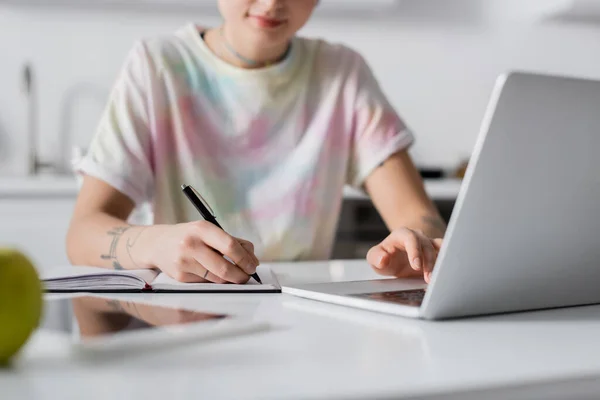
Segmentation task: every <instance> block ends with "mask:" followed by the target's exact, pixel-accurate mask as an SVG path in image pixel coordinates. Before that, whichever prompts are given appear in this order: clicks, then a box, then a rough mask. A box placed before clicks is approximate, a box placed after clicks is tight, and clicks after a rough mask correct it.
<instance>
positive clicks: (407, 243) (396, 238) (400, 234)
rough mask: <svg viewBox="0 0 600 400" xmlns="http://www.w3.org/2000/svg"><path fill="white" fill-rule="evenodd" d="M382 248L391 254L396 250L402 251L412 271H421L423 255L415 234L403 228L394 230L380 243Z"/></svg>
mask: <svg viewBox="0 0 600 400" xmlns="http://www.w3.org/2000/svg"><path fill="white" fill-rule="evenodd" d="M382 246H383V247H384V248H385V249H386V251H387V252H388V253H392V254H393V253H395V252H396V251H397V250H403V251H404V252H405V253H406V256H407V257H408V262H409V265H410V267H411V268H412V269H414V270H415V271H421V270H422V269H423V262H424V255H423V252H422V248H421V244H420V242H419V237H418V235H417V234H416V232H414V231H412V230H410V229H405V228H403V229H398V230H395V231H394V232H392V233H391V234H390V235H389V236H388V237H387V238H386V239H385V240H384V241H383V242H382Z"/></svg>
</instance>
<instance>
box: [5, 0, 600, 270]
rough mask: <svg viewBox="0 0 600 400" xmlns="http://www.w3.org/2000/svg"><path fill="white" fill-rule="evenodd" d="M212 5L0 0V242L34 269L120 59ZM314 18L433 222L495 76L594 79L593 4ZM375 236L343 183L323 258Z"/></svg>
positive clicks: (432, 7) (58, 223)
mask: <svg viewBox="0 0 600 400" xmlns="http://www.w3.org/2000/svg"><path fill="white" fill-rule="evenodd" d="M215 4H216V0H0V30H1V31H0V32H1V35H0V246H1V245H14V246H17V247H19V248H21V249H23V250H24V251H25V252H27V253H28V254H29V255H30V256H31V257H32V258H33V259H34V261H35V262H36V263H37V264H38V265H39V266H40V267H41V268H44V267H47V266H54V265H59V264H64V263H66V262H67V259H66V256H65V251H64V247H65V246H64V237H65V234H66V230H67V225H68V222H69V218H70V214H71V210H72V207H73V204H74V201H75V197H76V195H77V183H76V181H75V179H74V177H73V176H72V174H71V172H70V161H71V158H72V157H74V156H77V155H78V154H79V153H80V151H85V148H86V147H87V145H88V143H89V141H90V139H91V137H92V135H93V133H94V131H95V127H96V123H97V121H98V119H99V116H100V113H101V112H102V110H103V107H104V105H105V102H106V100H107V97H108V94H109V91H110V88H111V85H112V83H113V81H114V79H115V77H116V74H117V72H118V70H119V68H120V67H121V65H122V63H123V61H124V57H125V55H126V53H127V52H128V50H129V49H130V48H131V46H132V44H133V42H134V41H135V40H136V39H138V38H141V37H147V36H154V35H159V34H163V33H169V32H171V31H173V30H175V29H177V28H178V27H180V26H181V25H183V24H185V23H187V22H190V21H194V22H197V23H198V24H201V25H216V24H217V23H218V22H219V19H218V16H217V14H216V8H215ZM316 14H317V15H316V16H315V17H314V18H313V19H312V20H311V22H310V23H309V25H308V26H307V27H306V28H305V29H304V30H303V32H302V34H304V35H307V36H318V37H323V38H325V39H327V40H329V41H336V42H341V43H344V44H347V45H349V46H351V47H353V48H354V49H356V50H358V51H359V52H360V53H362V55H363V56H364V57H365V58H366V60H367V61H368V63H369V64H370V66H371V67H372V69H373V70H374V72H375V74H376V76H377V78H378V79H379V82H380V84H381V86H382V87H383V90H384V91H385V93H386V94H387V95H388V96H389V99H390V100H391V102H392V103H393V105H394V106H395V107H396V109H397V110H398V112H399V113H400V114H401V116H402V117H403V118H404V119H405V121H406V122H407V124H408V125H409V126H410V128H411V129H412V130H413V131H414V133H415V135H416V138H417V141H416V144H415V145H414V147H413V148H412V149H411V153H412V155H413V157H414V159H415V161H416V162H417V164H418V166H419V168H420V169H421V170H422V174H423V176H424V177H425V178H426V187H427V190H428V192H429V194H430V195H431V197H432V198H433V199H434V200H435V202H436V205H437V206H438V208H439V209H440V211H441V212H442V214H443V216H444V218H446V219H448V218H449V217H450V215H451V213H452V208H453V205H454V200H455V199H456V196H457V194H458V191H459V189H460V184H461V181H460V176H461V171H462V170H463V168H464V162H465V161H466V160H468V158H469V156H470V154H471V151H472V148H473V146H474V144H475V140H476V138H477V135H478V133H479V125H480V122H481V120H482V117H483V114H484V111H485V109H486V106H487V104H488V100H489V96H490V93H491V90H492V88H493V85H494V83H495V81H496V78H497V77H498V75H499V74H501V73H503V72H505V71H507V70H511V69H521V70H528V71H540V72H548V73H558V74H566V75H573V76H579V77H590V78H598V79H600V0H321V4H320V5H319V7H318V10H317V13H316ZM565 134H568V132H565ZM74 148H79V149H81V150H80V151H79V150H74ZM386 232H387V231H386V228H385V226H384V225H383V223H382V221H381V219H380V218H379V217H378V216H377V213H376V212H375V210H374V209H373V207H372V205H371V203H370V202H369V201H368V200H367V199H365V198H364V196H363V195H362V194H360V193H354V192H351V191H348V192H347V193H346V201H345V205H344V208H343V213H342V216H341V218H340V226H339V232H338V241H337V244H336V247H335V252H334V254H333V257H334V258H357V257H363V256H364V255H365V254H366V251H367V250H368V248H369V247H370V246H371V245H372V244H374V243H376V242H377V241H379V240H381V239H382V238H383V237H385V236H386Z"/></svg>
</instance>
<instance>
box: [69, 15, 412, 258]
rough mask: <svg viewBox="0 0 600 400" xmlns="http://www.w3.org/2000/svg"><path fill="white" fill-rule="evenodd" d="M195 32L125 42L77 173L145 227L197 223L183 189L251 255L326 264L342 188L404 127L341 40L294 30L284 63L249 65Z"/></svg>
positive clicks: (393, 147) (363, 173) (358, 179)
mask: <svg viewBox="0 0 600 400" xmlns="http://www.w3.org/2000/svg"><path fill="white" fill-rule="evenodd" d="M200 32H201V29H200V28H199V27H197V26H195V25H193V24H190V25H188V26H185V27H184V28H182V29H180V30H179V31H177V32H176V33H175V34H173V35H171V36H167V37H162V38H156V39H149V40H143V41H140V42H138V43H137V44H136V45H135V46H134V48H133V49H132V50H131V52H130V54H129V56H128V58H127V60H126V62H125V65H124V66H123V69H122V71H121V73H120V75H119V77H118V79H117V82H116V84H115V86H114V88H113V90H112V92H111V95H110V99H109V102H108V105H107V108H106V110H105V112H104V114H103V116H102V118H101V121H100V124H99V127H98V130H97V132H96V135H95V137H94V139H93V141H92V143H91V145H90V148H89V151H88V153H87V155H86V157H85V158H84V159H83V160H82V161H81V162H80V163H79V165H78V166H77V170H78V172H80V173H84V174H87V175H90V176H94V177H96V178H98V179H101V180H103V181H105V182H107V183H108V184H110V185H111V186H113V187H114V188H116V189H117V190H119V191H120V192H122V193H124V194H125V195H127V196H128V197H129V198H131V199H132V200H133V201H134V202H135V203H136V205H137V206H141V205H143V204H150V205H151V209H152V212H153V214H154V223H155V224H173V223H181V222H189V221H194V220H198V219H201V217H200V215H199V214H198V212H197V211H196V209H195V208H194V207H193V206H192V205H191V204H190V203H189V201H188V200H187V198H186V197H185V195H184V194H183V193H182V191H181V185H182V184H190V185H192V186H194V188H195V189H196V190H197V191H198V192H199V193H200V194H201V195H202V196H203V197H204V198H205V199H206V201H207V202H208V204H209V205H210V206H211V207H212V209H213V211H214V213H215V215H216V217H217V220H218V221H219V222H220V223H221V225H222V226H223V228H224V229H225V230H226V231H227V232H228V233H230V234H231V235H234V236H236V237H241V238H244V239H247V240H250V241H251V242H252V243H254V245H255V249H256V255H257V257H259V259H260V260H261V261H293V260H318V259H327V258H328V257H329V256H330V253H331V250H332V247H333V241H334V236H335V232H336V227H337V221H338V216H339V212H340V209H341V202H342V191H343V188H344V185H346V184H349V185H352V186H354V187H356V188H360V187H361V186H362V184H363V183H364V180H365V179H366V178H367V176H368V175H369V174H370V173H371V172H372V171H373V170H374V169H375V168H376V167H377V166H378V165H380V164H381V163H382V162H384V161H385V160H386V159H387V158H388V157H389V156H390V155H392V154H393V153H395V152H397V151H399V150H401V149H404V148H406V147H408V146H409V145H410V144H411V142H412V135H411V134H410V132H409V131H408V130H407V129H406V127H405V125H404V124H403V122H402V120H401V119H400V118H399V117H398V115H397V114H396V112H395V111H394V110H393V109H392V107H391V106H390V104H389V103H388V101H387V100H386V98H385V96H384V94H383V93H382V91H381V89H380V87H379V85H378V83H377V81H376V80H375V78H374V76H373V75H372V73H371V71H370V70H369V68H368V66H367V65H366V63H365V61H364V60H363V59H362V57H361V56H360V55H358V54H357V53H356V52H354V51H352V50H350V49H348V48H346V47H344V46H341V45H333V44H329V43H326V42H324V41H322V40H309V39H302V38H295V39H294V40H293V42H292V45H291V48H290V51H289V54H288V55H287V57H286V58H285V59H284V60H283V61H281V62H280V63H278V64H275V65H272V66H269V67H265V68H261V69H254V70H249V69H241V68H237V67H234V66H232V65H230V64H227V63H226V62H224V61H222V60H221V59H219V58H218V57H217V56H216V55H215V54H213V53H212V52H211V50H210V49H209V48H208V47H207V46H206V44H205V43H204V41H203V39H202V37H201V35H200ZM399 206H400V205H399Z"/></svg>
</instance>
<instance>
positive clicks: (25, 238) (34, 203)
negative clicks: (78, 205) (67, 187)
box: [0, 196, 75, 272]
mask: <svg viewBox="0 0 600 400" xmlns="http://www.w3.org/2000/svg"><path fill="white" fill-rule="evenodd" d="M74 205H75V197H74V196H71V197H69V196H67V197H56V198H44V197H32V198H23V197H18V196H11V197H2V196H0V247H5V246H9V247H16V248H19V249H21V250H22V251H23V252H25V253H26V254H27V255H28V256H29V257H30V258H31V260H32V261H33V262H34V264H35V265H36V267H37V268H38V270H39V271H40V272H42V271H44V270H47V269H48V268H52V267H55V266H57V265H66V264H67V263H68V260H67V255H66V246H65V239H66V234H67V230H68V226H69V221H70V218H71V214H72V212H73V207H74Z"/></svg>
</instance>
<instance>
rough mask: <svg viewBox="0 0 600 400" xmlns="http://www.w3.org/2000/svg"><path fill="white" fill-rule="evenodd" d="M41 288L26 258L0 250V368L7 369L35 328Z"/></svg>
mask: <svg viewBox="0 0 600 400" xmlns="http://www.w3.org/2000/svg"><path fill="white" fill-rule="evenodd" d="M42 306H43V297H42V285H41V282H40V280H39V278H38V274H37V272H36V270H35V268H34V266H33V264H31V261H29V259H27V257H26V256H25V255H24V254H23V253H21V252H19V251H18V250H14V249H2V248H0V365H8V363H9V362H10V360H11V358H13V356H14V355H15V354H17V352H18V351H19V350H20V349H21V347H23V345H24V344H25V343H26V342H27V339H29V336H30V335H31V333H32V332H33V331H34V330H35V328H37V326H38V325H39V323H40V319H41V316H42Z"/></svg>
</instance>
